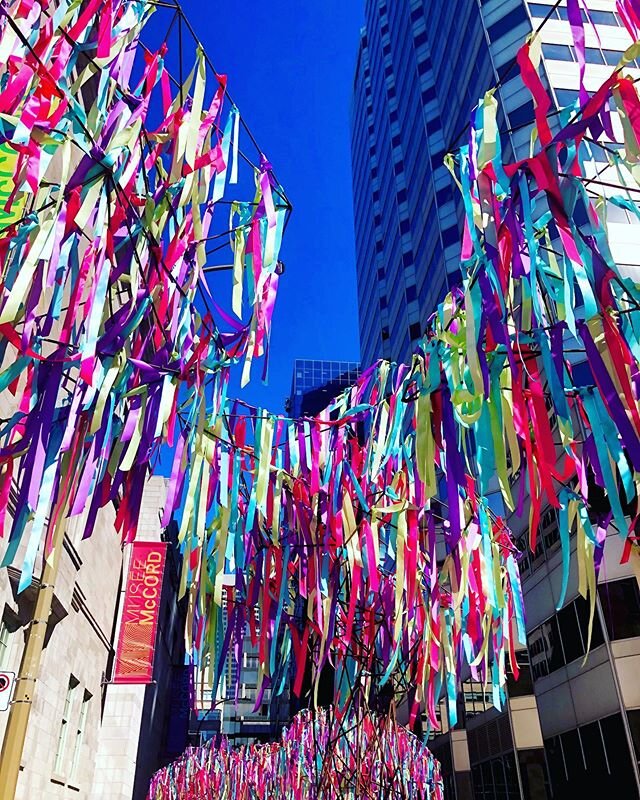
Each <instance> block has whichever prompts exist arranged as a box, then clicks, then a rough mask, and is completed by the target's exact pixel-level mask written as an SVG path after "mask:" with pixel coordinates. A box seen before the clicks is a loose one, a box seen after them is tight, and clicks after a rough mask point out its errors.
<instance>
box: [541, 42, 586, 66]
mask: <svg viewBox="0 0 640 800" xmlns="http://www.w3.org/2000/svg"><path fill="white" fill-rule="evenodd" d="M588 49H591V48H587V50H588ZM542 55H543V56H544V57H545V58H548V59H549V60H551V61H575V58H574V55H573V49H572V48H571V47H570V46H569V45H568V44H551V43H549V42H545V44H543V45H542ZM587 60H588V59H587Z"/></svg>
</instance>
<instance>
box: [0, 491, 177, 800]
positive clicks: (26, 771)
mask: <svg viewBox="0 0 640 800" xmlns="http://www.w3.org/2000/svg"><path fill="white" fill-rule="evenodd" d="M165 492H166V481H165V479H164V478H160V477H157V478H151V479H150V481H149V482H148V484H147V487H146V490H145V494H144V498H143V504H142V509H141V514H140V529H139V538H140V539H142V540H147V541H148V540H152V541H159V540H160V538H161V535H163V532H162V529H161V526H160V518H159V514H160V512H161V509H162V505H163V503H164V498H165ZM114 518H115V509H114V508H113V507H112V506H107V507H106V508H105V509H103V510H102V511H101V513H100V514H99V516H98V521H97V525H96V529H95V530H94V533H93V535H92V536H91V537H90V538H88V539H83V538H82V537H83V534H84V524H83V518H82V517H76V518H74V519H72V520H71V521H70V523H69V526H68V530H67V532H66V534H65V539H64V552H63V554H62V559H61V564H60V570H59V574H58V578H57V581H56V589H55V596H54V601H53V611H52V614H51V619H50V624H49V626H48V630H47V637H46V644H45V648H44V652H43V656H42V664H41V669H40V674H39V675H38V683H37V685H36V689H35V693H34V701H33V708H32V711H31V717H30V720H29V728H28V733H27V741H26V745H25V748H24V753H23V757H22V764H21V770H20V777H19V780H18V788H17V793H16V800H27V798H28V799H29V800H33V799H34V798H51V799H52V800H58V799H61V798H65V800H66V799H67V798H77V799H78V800H81V799H82V798H89V797H91V798H94V797H104V798H107V797H108V798H110V800H113V798H122V800H125V798H126V800H130V798H133V797H136V798H138V797H140V798H142V797H144V796H145V794H146V788H147V785H148V779H149V777H150V775H151V773H152V772H153V771H154V770H155V769H157V768H158V767H159V766H160V765H161V764H162V763H163V762H164V761H165V760H168V758H169V757H170V755H171V753H170V749H169V750H168V749H167V743H168V738H167V734H168V726H169V723H170V721H171V714H170V709H169V708H168V706H167V704H168V703H169V702H170V700H169V691H168V688H169V686H170V684H171V682H172V680H173V671H174V669H178V670H179V669H182V668H183V658H184V656H183V654H184V645H183V625H184V617H183V616H182V615H181V613H180V607H179V605H178V604H177V603H176V595H177V579H178V574H179V571H178V566H179V565H178V558H177V549H175V548H174V546H173V545H172V544H171V543H170V544H169V547H168V553H167V562H166V567H165V576H164V587H163V596H162V603H161V609H160V617H159V622H158V639H157V645H156V659H155V668H154V683H153V684H150V685H149V686H143V685H137V686H116V685H114V684H111V683H109V678H110V674H111V670H112V664H113V654H114V647H115V642H117V635H118V629H119V628H118V625H119V614H120V612H121V607H122V597H123V593H124V589H125V581H126V575H127V568H128V558H129V551H130V549H131V548H130V546H126V547H124V548H122V546H121V542H120V537H119V535H118V534H117V533H116V531H115V529H114V526H113V522H114ZM15 563H16V564H20V553H19V554H18V557H17V558H16V559H15ZM41 568H42V558H41V557H40V560H39V563H37V564H36V569H35V571H34V575H35V576H38V575H39V574H40V572H41ZM18 580H19V570H18V569H17V568H13V567H9V568H8V569H5V570H3V571H2V572H1V573H0V669H1V670H9V671H15V672H18V669H19V665H20V659H21V656H22V651H23V648H24V641H25V634H26V630H27V626H28V624H29V621H30V619H31V617H32V615H33V609H34V605H35V600H36V595H37V590H38V587H39V581H38V579H37V578H35V579H34V581H33V584H32V586H31V587H30V588H28V589H26V590H24V591H23V592H22V593H18ZM185 702H188V698H185ZM7 718H8V712H0V741H1V740H2V737H3V736H4V730H5V726H6V721H7ZM185 736H186V725H185ZM174 755H175V753H174ZM0 796H2V795H1V791H0ZM3 800H4V798H3Z"/></svg>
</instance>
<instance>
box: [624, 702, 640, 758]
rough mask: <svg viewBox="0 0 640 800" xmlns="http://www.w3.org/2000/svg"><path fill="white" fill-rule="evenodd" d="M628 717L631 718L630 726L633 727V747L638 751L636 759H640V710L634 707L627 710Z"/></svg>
mask: <svg viewBox="0 0 640 800" xmlns="http://www.w3.org/2000/svg"><path fill="white" fill-rule="evenodd" d="M627 719H628V720H629V727H630V728H631V738H632V739H633V747H634V749H635V751H636V759H637V760H638V761H640V710H639V709H633V710H632V711H627Z"/></svg>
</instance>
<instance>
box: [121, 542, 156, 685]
mask: <svg viewBox="0 0 640 800" xmlns="http://www.w3.org/2000/svg"><path fill="white" fill-rule="evenodd" d="M166 555H167V543H166V542H134V543H133V545H132V547H131V561H130V562H129V574H128V576H127V587H126V591H125V595H124V604H123V607H122V619H121V622H120V636H119V637H118V650H117V653H116V666H115V671H114V675H113V682H114V683H151V681H152V679H153V656H154V654H155V647H156V631H157V628H158V614H159V613H160V598H161V597H162V578H163V575H164V562H165V558H166Z"/></svg>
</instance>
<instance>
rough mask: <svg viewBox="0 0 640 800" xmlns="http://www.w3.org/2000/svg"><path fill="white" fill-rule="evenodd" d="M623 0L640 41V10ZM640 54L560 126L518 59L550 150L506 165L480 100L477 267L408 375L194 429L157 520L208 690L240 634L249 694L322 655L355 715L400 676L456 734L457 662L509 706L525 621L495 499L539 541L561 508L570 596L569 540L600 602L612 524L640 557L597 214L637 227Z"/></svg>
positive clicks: (465, 192)
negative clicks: (326, 400) (443, 707)
mask: <svg viewBox="0 0 640 800" xmlns="http://www.w3.org/2000/svg"><path fill="white" fill-rule="evenodd" d="M572 8H573V4H572ZM624 9H625V11H626V17H625V19H627V20H628V21H629V25H630V26H631V28H632V29H633V32H634V34H635V35H637V30H636V29H635V27H633V26H634V25H635V23H634V22H633V20H634V19H635V17H634V16H633V14H634V4H632V3H629V4H625V5H624ZM572 14H573V12H572ZM578 18H580V14H578ZM582 25H583V23H582V22H581V21H580V26H582ZM582 33H584V31H582ZM576 38H577V46H578V47H579V46H580V41H579V36H577V37H576ZM582 47H584V42H582ZM638 49H639V47H638V45H633V46H631V47H630V49H629V50H628V51H627V53H625V54H624V56H623V57H622V58H621V66H620V67H619V68H618V69H616V70H615V71H614V72H613V74H612V75H611V77H610V78H609V79H608V80H607V81H606V83H605V84H604V86H603V87H602V88H601V89H600V90H599V91H597V92H596V93H595V94H594V95H593V96H592V97H589V96H587V98H586V101H585V102H584V103H583V104H582V105H581V104H577V105H576V106H575V107H572V108H567V109H564V110H562V111H561V113H560V114H557V115H554V116H553V117H548V116H547V111H548V109H549V107H550V104H551V100H550V98H549V97H548V95H547V93H546V90H545V88H544V84H543V81H542V79H541V77H540V74H539V54H540V46H539V40H537V39H536V38H535V37H534V38H533V39H532V40H531V41H530V42H527V44H525V45H524V47H523V48H522V50H521V51H520V54H519V57H518V62H519V64H520V69H521V74H522V78H523V82H524V83H525V85H526V86H527V87H528V88H529V89H530V90H531V93H532V95H533V97H534V101H535V102H534V105H535V110H536V120H535V126H534V127H533V132H532V142H533V143H536V142H537V143H538V144H536V146H535V148H533V147H532V154H531V156H530V157H528V158H525V159H523V160H521V161H517V162H515V163H512V164H505V163H503V157H502V148H501V139H500V135H499V134H498V131H497V126H496V119H497V101H496V99H495V97H494V93H493V92H489V93H488V94H487V95H486V97H485V98H484V99H483V100H482V101H481V103H480V104H479V106H478V108H477V111H476V112H475V113H474V117H473V121H472V125H471V129H470V136H469V143H468V145H465V146H464V147H463V148H461V150H460V151H459V152H458V153H457V154H456V156H455V157H453V156H452V157H451V158H450V159H448V163H449V165H450V167H451V170H452V173H453V174H454V176H455V179H456V180H457V182H458V184H459V186H460V189H461V194H462V199H463V202H464V208H465V212H466V219H465V232H464V241H463V247H462V261H463V274H466V275H467V277H466V279H465V281H464V283H463V286H462V287H461V288H460V289H457V290H455V291H453V292H451V293H450V295H449V296H448V297H447V298H446V299H445V300H444V302H443V303H442V304H441V305H440V306H439V308H438V311H437V313H436V314H435V315H434V317H433V319H432V320H431V321H430V323H429V326H428V331H427V334H426V336H425V338H424V340H423V341H422V343H421V344H420V346H419V348H418V350H417V351H416V352H415V354H414V357H413V361H412V364H411V365H404V366H403V365H399V366H398V365H393V364H389V363H388V362H381V363H379V364H377V365H374V366H373V367H372V368H370V369H369V370H367V371H366V372H365V373H364V374H363V375H362V377H361V378H360V380H359V381H358V383H357V385H355V386H354V387H352V388H350V389H349V390H347V391H345V392H344V393H343V394H341V395H340V396H339V397H338V398H337V399H336V400H335V401H333V402H332V403H331V404H330V405H329V406H328V407H327V409H325V411H324V412H322V413H321V414H319V415H318V416H316V417H314V418H307V419H302V420H291V419H286V418H282V417H279V416H276V415H271V414H269V413H267V412H265V411H264V410H262V409H249V410H246V408H245V407H243V406H242V405H241V404H239V403H237V402H236V403H233V402H231V401H229V402H227V403H226V405H225V406H224V407H222V406H220V413H219V414H218V415H217V416H216V417H215V418H214V420H213V425H209V426H206V425H203V426H202V427H201V428H200V429H194V428H192V429H191V431H190V432H189V433H188V434H187V432H185V435H184V445H183V446H180V447H179V448H178V449H177V451H176V456H175V462H174V469H173V474H172V482H171V490H170V500H171V502H170V504H169V507H168V510H167V513H170V512H171V507H172V506H173V507H175V508H178V507H181V508H182V509H183V514H182V520H181V528H180V539H181V542H182V544H183V548H184V552H185V559H184V562H183V574H182V588H183V591H184V592H188V593H189V598H190V604H189V621H188V630H189V631H190V633H191V635H192V653H193V656H194V659H195V660H196V662H197V663H198V664H199V666H200V667H201V668H203V669H208V671H209V679H210V681H211V683H212V684H213V686H214V687H217V686H218V685H219V683H220V680H221V678H222V676H223V674H224V671H225V669H226V667H227V665H228V659H229V658H231V659H232V660H235V662H236V670H235V676H236V691H237V686H238V683H239V682H240V681H241V679H242V678H241V676H242V652H243V648H244V647H245V642H246V641H247V639H248V638H249V637H250V639H251V641H252V644H253V646H254V647H257V648H258V653H259V663H260V673H259V675H260V678H259V680H260V686H259V691H258V698H257V704H259V703H261V702H262V699H263V693H264V691H265V689H266V688H270V689H271V690H272V692H275V693H277V692H279V691H281V690H282V688H283V687H284V686H285V685H286V684H287V681H288V678H289V675H290V674H293V675H294V677H295V679H294V681H293V690H294V692H300V690H301V689H302V687H303V685H304V681H305V674H304V673H305V663H306V660H307V657H308V650H309V647H310V646H311V647H312V649H313V654H314V656H313V662H314V669H315V673H314V675H315V686H316V688H317V686H318V680H319V676H320V674H321V670H322V668H323V667H324V665H325V664H326V663H327V662H328V663H330V664H331V665H332V666H333V667H334V668H335V669H336V681H335V685H336V699H337V702H338V703H339V704H340V706H341V707H342V705H343V704H344V703H346V702H347V701H348V700H349V698H350V697H351V696H352V694H353V691H354V689H355V688H357V687H360V688H362V687H364V691H365V695H366V694H367V693H368V692H370V690H371V688H372V687H375V691H376V692H377V691H379V690H380V689H381V687H383V686H384V685H385V684H387V683H388V682H389V681H391V682H392V684H393V685H396V686H399V687H400V690H401V691H403V692H406V691H407V690H408V691H409V694H410V697H411V699H412V707H413V713H414V714H415V713H416V712H417V709H418V707H419V705H420V704H421V703H424V704H425V705H426V707H427V709H428V712H429V716H430V719H431V722H432V724H434V725H436V724H437V722H436V714H435V705H436V703H437V701H438V698H439V697H440V695H441V693H442V692H443V691H444V692H445V693H446V695H447V696H448V701H449V716H450V719H451V721H452V723H453V722H454V721H455V719H456V707H455V697H456V685H457V682H458V680H459V678H460V676H461V672H462V670H463V668H465V664H466V665H468V668H469V669H470V670H471V673H472V675H474V676H475V679H479V680H482V681H486V682H488V683H490V684H491V685H492V687H493V702H494V704H495V705H496V706H498V707H500V705H501V702H502V700H503V687H504V684H505V679H506V672H507V669H508V667H507V656H508V657H509V661H510V664H511V668H512V669H513V672H514V673H515V674H516V675H517V664H516V660H517V659H516V657H515V651H516V650H517V643H518V642H524V641H525V633H524V612H523V608H522V598H521V590H520V584H519V577H518V568H517V562H516V558H515V549H514V547H513V544H512V540H511V536H510V534H509V532H508V530H507V528H506V526H505V524H504V521H503V520H502V519H501V518H500V516H496V515H494V514H493V513H492V510H491V507H490V506H489V504H488V501H487V498H488V497H489V496H491V495H496V494H497V495H500V496H501V502H502V504H503V506H504V508H505V509H506V511H507V513H508V514H512V515H513V516H514V517H517V518H523V517H527V516H528V522H529V526H528V527H529V538H530V545H531V547H532V548H534V549H535V547H536V538H537V531H538V523H539V520H540V517H541V512H542V511H543V510H544V509H545V508H546V507H547V506H551V507H552V508H554V509H556V510H557V513H558V516H559V522H560V534H561V548H562V554H563V564H564V570H563V576H562V590H561V597H560V599H559V606H561V605H562V604H563V602H564V597H565V594H566V591H567V587H568V578H569V564H570V558H571V542H570V537H571V535H572V533H575V534H576V537H577V538H576V541H577V547H576V552H577V556H576V558H577V560H578V573H579V591H580V592H581V593H582V594H583V595H584V596H589V597H590V600H591V614H592V615H593V609H594V602H595V583H596V576H597V568H598V565H599V564H600V562H601V559H602V552H603V544H604V540H605V536H606V532H607V529H608V528H609V527H610V526H612V525H613V526H615V527H617V528H618V530H619V531H620V535H621V536H622V537H623V538H625V541H626V544H625V558H632V559H633V562H634V565H636V566H637V561H638V552H637V547H636V545H635V538H634V537H635V534H634V533H633V531H634V529H635V528H634V525H635V522H634V519H633V518H634V517H635V498H636V482H637V477H636V476H637V472H638V470H640V409H639V408H638V400H637V397H638V388H639V384H638V381H639V380H640V372H639V370H638V364H639V358H640V338H639V337H640V305H639V302H638V301H639V300H640V291H639V289H638V283H637V277H638V276H637V273H636V272H634V270H633V268H628V267H627V268H621V267H619V266H618V265H617V264H616V263H615V261H614V259H613V257H612V254H611V249H610V247H609V244H608V238H607V228H608V225H609V224H610V223H609V222H608V219H607V215H608V214H612V209H613V210H614V211H615V210H620V209H623V210H625V211H628V212H629V214H631V215H634V216H636V217H638V216H640V212H639V210H638V208H637V206H636V204H635V202H633V200H632V195H631V193H630V191H629V189H632V190H633V189H636V190H637V184H636V182H635V180H634V177H637V163H638V161H640V147H639V144H638V143H639V142H640V123H639V122H638V120H640V100H639V99H638V94H637V91H636V88H635V84H634V82H633V80H632V79H631V78H629V77H627V76H626V75H625V73H624V63H625V62H626V61H628V60H630V59H632V58H635V57H636V54H637V51H638ZM603 139H604V140H605V141H606V142H608V144H603V143H602V140H603ZM594 150H596V151H597V152H598V153H603V154H605V157H606V159H608V161H606V168H607V170H608V172H607V176H610V174H611V173H613V174H614V175H615V176H616V178H617V179H616V182H615V183H614V189H615V188H616V187H617V190H616V191H611V192H609V193H608V197H607V198H604V197H602V196H601V195H600V194H597V193H595V194H594V193H593V189H594V188H597V187H598V185H599V183H598V182H594V178H595V181H598V180H599V179H598V177H597V176H596V175H595V172H594V171H593V170H594V169H595V168H594V167H593V163H594V162H593V159H592V155H593V151H594ZM598 160H599V162H600V163H601V164H602V163H603V158H602V157H600V158H599V159H598ZM590 170H591V171H590ZM611 224H613V223H611ZM186 465H188V466H189V469H188V470H187V472H185V471H184V467H185V466H186ZM514 490H515V491H514ZM494 507H495V504H494ZM629 517H631V518H632V526H631V528H632V531H631V535H630V536H629ZM256 608H257V609H259V613H258V615H257V617H256V615H255V614H254V610H255V609H256Z"/></svg>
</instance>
